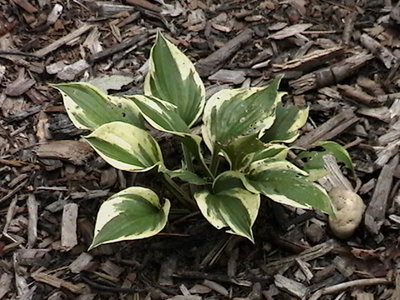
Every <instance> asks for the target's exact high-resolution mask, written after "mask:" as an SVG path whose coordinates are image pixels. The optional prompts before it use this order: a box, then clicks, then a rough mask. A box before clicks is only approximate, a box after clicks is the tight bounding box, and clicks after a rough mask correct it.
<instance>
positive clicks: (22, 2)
mask: <svg viewBox="0 0 400 300" xmlns="http://www.w3.org/2000/svg"><path fill="white" fill-rule="evenodd" d="M12 2H14V3H15V4H17V5H18V6H19V7H21V8H22V9H24V10H25V11H26V12H27V13H30V14H34V13H35V12H37V11H38V10H37V8H36V7H35V6H33V5H32V4H31V3H30V2H29V1H28V0H12Z"/></svg>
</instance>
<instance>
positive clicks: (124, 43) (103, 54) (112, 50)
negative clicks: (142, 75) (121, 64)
mask: <svg viewBox="0 0 400 300" xmlns="http://www.w3.org/2000/svg"><path fill="white" fill-rule="evenodd" d="M147 37H148V34H147V33H145V34H141V35H136V36H134V37H131V38H129V39H126V40H125V41H122V42H121V43H119V44H115V45H114V46H111V47H109V48H107V49H104V50H103V51H100V52H97V53H94V54H92V55H91V56H89V59H88V61H89V62H90V63H95V62H97V61H99V60H102V59H104V58H106V57H108V56H110V55H113V54H114V53H117V52H120V51H122V50H125V49H127V48H129V47H132V46H134V45H136V44H138V43H139V42H140V41H142V40H146V39H147Z"/></svg>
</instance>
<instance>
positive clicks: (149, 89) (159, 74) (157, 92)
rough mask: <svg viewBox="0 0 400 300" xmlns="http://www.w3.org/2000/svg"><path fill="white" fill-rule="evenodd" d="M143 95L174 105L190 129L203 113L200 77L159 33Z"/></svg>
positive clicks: (203, 94)
mask: <svg viewBox="0 0 400 300" xmlns="http://www.w3.org/2000/svg"><path fill="white" fill-rule="evenodd" d="M144 92H145V95H148V96H154V97H157V98H159V99H161V100H164V101H167V102H170V103H172V104H174V105H175V106H176V112H177V113H178V115H179V116H180V117H181V118H182V120H184V121H185V123H186V124H187V126H189V127H190V126H191V125H193V123H194V122H196V120H197V119H198V117H199V116H200V115H201V113H202V111H203V107H204V103H205V89H204V85H203V82H202V81H201V79H200V76H199V75H198V74H197V72H196V69H195V68H194V65H193V63H192V62H191V61H190V60H189V58H187V57H186V56H185V55H184V54H183V53H182V52H181V51H180V50H179V49H178V48H177V47H176V46H175V45H174V44H172V43H171V42H169V41H168V40H167V39H166V38H165V37H164V36H163V35H162V34H161V33H158V34H157V40H156V43H155V45H154V46H153V48H152V49H151V53H150V60H149V73H148V75H147V77H146V79H145V83H144Z"/></svg>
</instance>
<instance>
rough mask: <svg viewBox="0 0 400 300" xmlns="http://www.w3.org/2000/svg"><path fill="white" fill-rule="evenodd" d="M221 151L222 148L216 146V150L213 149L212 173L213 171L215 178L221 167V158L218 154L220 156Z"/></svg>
mask: <svg viewBox="0 0 400 300" xmlns="http://www.w3.org/2000/svg"><path fill="white" fill-rule="evenodd" d="M220 149H221V148H220V146H218V145H215V146H214V149H213V153H212V158H211V165H210V171H211V174H212V176H213V178H214V177H215V175H216V174H217V170H218V166H219V156H218V154H219V150H220Z"/></svg>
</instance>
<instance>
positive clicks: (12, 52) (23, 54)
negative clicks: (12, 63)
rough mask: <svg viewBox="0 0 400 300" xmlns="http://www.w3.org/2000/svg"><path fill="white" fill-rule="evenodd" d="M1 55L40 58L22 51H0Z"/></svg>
mask: <svg viewBox="0 0 400 300" xmlns="http://www.w3.org/2000/svg"><path fill="white" fill-rule="evenodd" d="M0 55H16V56H26V57H33V58H40V57H39V56H37V55H36V54H32V53H26V52H21V51H18V50H0Z"/></svg>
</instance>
